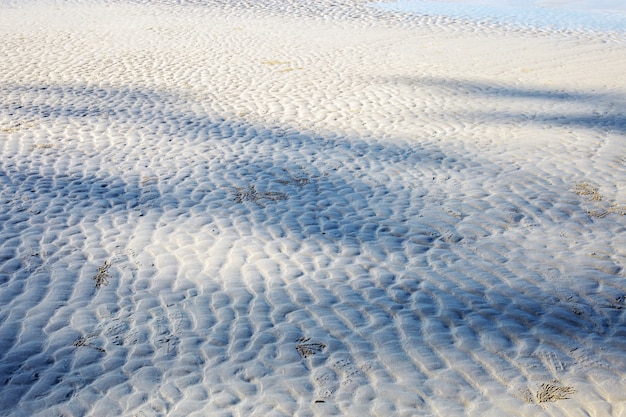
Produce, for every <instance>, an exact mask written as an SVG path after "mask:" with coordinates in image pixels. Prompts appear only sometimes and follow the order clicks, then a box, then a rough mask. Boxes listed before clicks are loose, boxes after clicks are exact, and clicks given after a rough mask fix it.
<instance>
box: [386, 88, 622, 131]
mask: <svg viewBox="0 0 626 417" xmlns="http://www.w3.org/2000/svg"><path fill="white" fill-rule="evenodd" d="M384 82H388V83H393V84H400V85H401V84H406V85H410V86H415V87H417V88H419V87H421V86H424V87H427V88H440V89H442V90H445V91H446V92H447V93H454V94H465V95H468V96H470V97H494V98H500V99H507V98H510V99H530V100H537V102H538V104H540V105H541V106H542V107H543V106H545V105H546V104H549V103H553V104H554V105H555V106H559V107H560V105H561V104H563V103H576V104H577V106H576V107H575V109H574V110H573V111H572V113H559V112H543V113H542V112H537V111H536V109H535V108H532V107H529V109H528V113H524V114H517V113H515V112H510V111H489V112H469V113H464V114H463V115H461V116H460V117H462V118H463V119H464V120H467V121H473V120H480V121H481V122H483V121H491V122H493V123H502V122H504V123H506V122H508V121H510V120H521V121H524V122H527V123H534V124H538V125H553V126H569V127H572V128H583V129H608V130H613V131H615V132H618V133H621V134H623V133H626V114H625V113H624V112H623V111H622V109H623V106H624V103H625V102H626V97H624V96H623V95H620V94H619V93H615V94H611V95H608V94H605V93H597V92H585V91H565V90H562V89H541V88H528V87H527V88H524V87H517V86H505V85H504V86H503V85H492V84H488V83H482V82H476V81H469V80H462V79H445V78H419V77H395V78H392V79H387V80H384ZM580 105H583V106H585V107H586V109H587V110H586V111H588V114H584V113H583V114H581V111H580V110H579V109H580Z"/></svg>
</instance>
